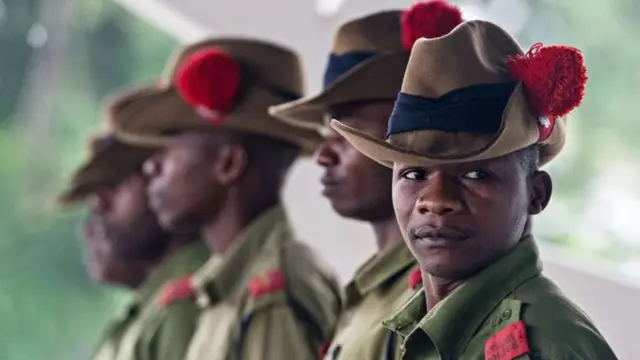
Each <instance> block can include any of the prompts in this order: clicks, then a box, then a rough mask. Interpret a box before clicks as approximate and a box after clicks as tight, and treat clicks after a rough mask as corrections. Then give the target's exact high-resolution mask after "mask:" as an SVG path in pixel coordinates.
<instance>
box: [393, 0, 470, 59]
mask: <svg viewBox="0 0 640 360" xmlns="http://www.w3.org/2000/svg"><path fill="white" fill-rule="evenodd" d="M400 23H401V26H402V45H403V46H404V48H405V49H406V50H411V48H413V44H414V43H415V42H416V41H417V40H418V39H420V38H427V39H433V38H437V37H440V36H444V35H446V34H448V33H449V32H450V31H451V30H453V29H454V28H455V27H456V26H458V25H460V24H461V23H462V12H460V9H459V8H458V7H457V6H455V5H452V4H449V3H447V2H446V1H443V0H429V1H424V2H419V3H417V4H415V5H413V6H412V7H411V8H409V9H407V10H404V11H403V12H402V15H401V16H400Z"/></svg>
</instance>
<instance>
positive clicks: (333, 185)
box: [320, 175, 340, 196]
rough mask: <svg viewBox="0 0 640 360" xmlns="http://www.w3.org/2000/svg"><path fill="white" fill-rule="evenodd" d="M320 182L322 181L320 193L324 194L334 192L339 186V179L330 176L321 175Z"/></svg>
mask: <svg viewBox="0 0 640 360" xmlns="http://www.w3.org/2000/svg"><path fill="white" fill-rule="evenodd" d="M320 183H322V186H323V189H322V194H323V195H324V196H328V195H330V194H331V193H334V192H335V191H336V189H337V188H338V187H339V186H340V181H338V180H337V179H335V178H334V177H331V176H326V175H325V176H323V177H322V178H321V179H320Z"/></svg>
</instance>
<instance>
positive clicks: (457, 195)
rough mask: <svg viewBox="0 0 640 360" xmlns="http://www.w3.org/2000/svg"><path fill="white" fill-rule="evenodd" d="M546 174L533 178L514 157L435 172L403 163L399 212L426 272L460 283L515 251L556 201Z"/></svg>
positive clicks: (397, 189)
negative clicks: (534, 220)
mask: <svg viewBox="0 0 640 360" xmlns="http://www.w3.org/2000/svg"><path fill="white" fill-rule="evenodd" d="M540 174H545V175H546V173H542V172H537V173H535V174H531V175H529V174H527V172H526V170H525V169H523V167H522V166H520V164H519V162H518V158H517V157H516V156H513V155H507V156H504V157H501V158H497V159H492V160H486V161H478V162H468V163H459V164H446V165H441V166H432V167H421V166H408V165H405V164H396V165H395V167H394V171H393V204H394V209H395V212H396V217H397V219H398V223H399V225H400V229H401V230H402V232H403V235H404V238H405V241H406V242H407V245H408V246H409V248H410V249H411V251H412V252H413V254H414V256H415V257H416V258H417V259H418V261H419V263H420V265H421V267H422V268H423V269H424V270H426V271H427V272H428V273H429V274H431V275H433V276H436V277H440V278H444V279H451V280H457V279H462V278H465V277H467V276H469V275H471V274H473V273H474V272H475V271H478V270H480V269H482V268H483V267H485V266H486V265H488V264H489V263H491V262H493V261H494V260H495V259H497V258H499V257H501V256H502V255H504V254H505V253H506V252H508V251H509V250H510V249H511V248H512V247H513V246H514V245H515V244H516V243H517V242H518V240H519V239H520V238H521V237H522V236H523V234H525V233H526V231H528V227H529V223H528V222H529V220H528V219H529V215H532V214H534V213H537V212H540V211H542V209H543V208H544V206H545V205H546V203H547V202H548V197H549V196H550V193H551V192H550V190H551V188H550V181H549V182H548V183H546V182H544V181H542V182H541V181H540V179H538V178H539V176H541V175H540ZM543 177H544V176H543ZM546 179H548V176H546ZM545 184H548V186H547V185H545ZM541 186H542V187H541ZM540 197H542V199H541V198H540ZM544 197H546V200H545V199H544Z"/></svg>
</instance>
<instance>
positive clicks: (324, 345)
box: [320, 341, 331, 357]
mask: <svg viewBox="0 0 640 360" xmlns="http://www.w3.org/2000/svg"><path fill="white" fill-rule="evenodd" d="M330 346H331V341H325V342H323V343H322V345H320V356H322V357H325V356H326V355H327V352H328V351H329V347H330Z"/></svg>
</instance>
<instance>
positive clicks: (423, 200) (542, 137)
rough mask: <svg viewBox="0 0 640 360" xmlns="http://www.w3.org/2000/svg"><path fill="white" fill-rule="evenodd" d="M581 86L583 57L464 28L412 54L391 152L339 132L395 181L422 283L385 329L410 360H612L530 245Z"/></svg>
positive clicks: (393, 121)
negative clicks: (421, 288) (388, 171)
mask: <svg viewBox="0 0 640 360" xmlns="http://www.w3.org/2000/svg"><path fill="white" fill-rule="evenodd" d="M586 79H587V77H586V68H585V66H584V62H583V58H582V55H581V53H580V51H578V50H577V49H575V48H572V47H568V46H562V45H553V46H546V47H545V46H542V44H536V45H534V46H533V48H532V49H531V50H529V52H527V53H526V54H524V53H523V51H522V50H521V48H520V46H519V45H518V43H517V42H516V40H514V39H513V38H512V37H511V36H510V35H509V34H508V33H507V32H505V31H504V30H503V29H501V28H500V27H498V26H497V25H494V24H492V23H489V22H484V21H470V22H466V23H464V24H462V25H460V26H458V27H456V28H455V29H454V30H453V31H451V32H450V33H449V34H447V35H445V36H443V37H440V38H437V39H420V40H418V41H417V42H416V43H415V45H414V47H413V50H412V52H411V57H410V59H409V63H408V65H407V70H406V74H405V77H404V81H403V84H402V90H401V92H400V93H399V95H398V98H397V100H396V104H395V107H394V110H393V112H392V115H391V117H390V119H389V127H388V131H387V136H386V141H385V140H384V139H381V138H376V137H373V136H371V135H369V134H366V133H363V132H361V131H358V130H356V129H354V128H353V127H350V126H348V125H346V124H343V123H340V122H338V121H335V120H334V121H332V126H333V127H334V129H336V130H337V131H338V132H339V133H340V134H342V135H343V136H344V137H345V138H346V139H347V140H348V141H349V142H350V143H351V144H352V145H353V146H354V147H356V148H357V149H358V150H360V151H361V152H362V153H363V154H365V155H367V156H368V157H370V158H372V159H374V160H375V161H377V162H379V163H381V164H383V165H386V166H388V167H392V168H393V185H392V189H393V190H392V194H393V195H392V196H393V203H394V209H395V213H396V216H397V219H398V223H399V225H400V229H401V230H402V232H403V236H404V238H405V241H406V243H407V245H408V246H409V248H410V249H411V251H412V252H413V254H414V256H415V257H416V258H417V260H418V262H419V263H420V268H421V269H422V278H423V281H424V291H421V292H420V293H418V294H416V295H415V296H414V297H413V298H411V299H410V300H409V301H408V302H407V303H406V304H405V306H403V308H402V309H400V310H399V311H398V312H397V313H396V314H395V315H393V316H392V317H391V318H390V319H389V320H386V321H385V325H386V326H387V327H388V328H389V329H391V330H393V331H395V332H397V333H398V334H400V335H401V336H402V337H403V338H404V345H403V346H404V349H403V353H404V355H403V359H429V360H431V359H433V360H435V359H461V360H467V359H496V360H510V359H554V360H556V359H557V360H562V359H583V360H586V359H593V360H595V359H599V360H608V359H616V356H615V355H614V353H613V351H612V350H611V349H610V347H609V345H608V344H607V342H606V341H605V340H604V338H603V337H602V335H601V334H600V333H599V332H598V330H597V329H596V327H595V326H594V325H593V323H592V322H591V320H590V319H589V318H588V317H587V315H585V314H584V313H583V312H582V311H581V310H580V309H579V308H578V307H577V306H576V305H575V304H573V303H572V302H571V301H570V300H569V299H567V297H566V296H565V295H563V294H562V292H561V290H560V289H558V287H557V286H556V285H554V284H553V282H552V281H551V280H549V279H547V278H546V277H545V276H543V275H542V264H541V261H540V258H539V255H538V249H537V247H536V243H535V240H534V238H533V236H532V235H531V227H532V217H533V216H534V215H537V214H539V213H541V212H542V211H543V210H544V209H545V207H546V206H547V204H548V203H549V199H550V197H551V184H552V183H551V178H550V176H549V174H547V173H546V172H544V171H541V170H540V166H541V165H544V164H547V163H548V162H549V161H551V160H552V159H553V158H554V157H555V156H556V155H557V154H558V153H559V152H560V151H561V149H562V147H563V144H564V141H565V136H566V118H565V117H564V116H565V115H567V114H568V113H569V112H570V111H571V110H572V109H574V108H575V107H577V106H578V105H579V104H580V102H581V100H582V97H583V96H584V91H585V84H586Z"/></svg>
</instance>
